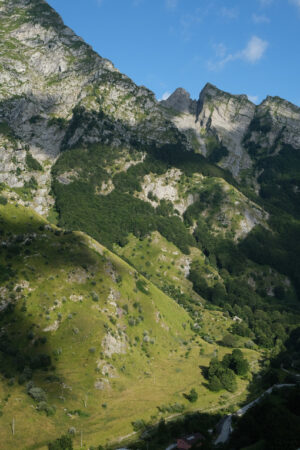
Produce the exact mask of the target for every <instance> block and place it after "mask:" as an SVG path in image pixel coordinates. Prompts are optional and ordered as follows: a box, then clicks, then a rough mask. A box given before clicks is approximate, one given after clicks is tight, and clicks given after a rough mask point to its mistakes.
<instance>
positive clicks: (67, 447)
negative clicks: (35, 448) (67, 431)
mask: <svg viewBox="0 0 300 450" xmlns="http://www.w3.org/2000/svg"><path fill="white" fill-rule="evenodd" d="M48 450H73V443H72V439H71V437H70V436H68V435H64V436H61V437H60V438H58V439H56V440H55V441H54V442H50V443H49V444H48Z"/></svg>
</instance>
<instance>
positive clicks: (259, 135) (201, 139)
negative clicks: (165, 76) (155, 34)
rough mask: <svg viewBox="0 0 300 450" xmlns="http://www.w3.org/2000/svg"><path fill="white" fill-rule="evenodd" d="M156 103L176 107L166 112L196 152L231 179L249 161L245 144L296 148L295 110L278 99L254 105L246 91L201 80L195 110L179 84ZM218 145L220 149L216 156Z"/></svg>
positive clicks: (298, 121) (299, 124)
mask: <svg viewBox="0 0 300 450" xmlns="http://www.w3.org/2000/svg"><path fill="white" fill-rule="evenodd" d="M161 105H162V106H163V107H164V110H166V109H165V108H166V107H167V108H172V110H175V111H177V114H170V112H166V114H168V117H170V118H171V119H172V120H173V122H174V123H175V125H176V126H177V128H178V129H179V130H180V131H181V132H183V133H185V134H186V136H187V139H188V140H189V142H190V144H191V145H192V146H193V147H194V149H195V150H196V151H199V152H200V153H202V154H203V155H204V156H207V157H208V158H210V157H211V159H212V162H215V163H217V164H219V165H220V166H221V167H223V168H225V169H228V170H229V171H231V173H232V174H233V176H234V177H236V178H237V179H240V178H241V176H242V174H243V171H245V170H247V169H251V168H252V167H253V165H254V158H253V153H251V151H250V152H249V149H250V148H251V146H252V148H253V146H256V147H261V148H263V149H268V148H272V149H273V152H274V154H276V151H277V152H278V151H279V150H280V149H281V148H282V145H284V144H289V145H291V146H292V147H293V148H295V149H299V148H300V108H298V107H297V106H295V105H293V104H291V103H289V102H287V101H285V100H283V99H281V98H279V97H267V98H266V99H265V100H264V101H263V102H262V103H261V104H260V105H258V106H256V105H254V104H253V103H252V102H250V101H249V100H248V98H247V96H246V95H232V94H229V93H227V92H224V91H221V90H220V89H218V88H217V87H215V86H213V85H212V84H210V83H207V84H206V85H205V87H204V88H203V90H202V91H201V92H200V96H199V99H198V101H197V103H196V108H195V100H191V99H190V96H189V94H188V93H187V92H186V91H185V90H184V89H181V88H180V89H177V90H176V91H175V92H174V93H173V94H172V95H171V96H170V97H169V98H168V99H167V100H165V101H162V102H161ZM218 149H223V151H219V154H218ZM253 175H255V174H253Z"/></svg>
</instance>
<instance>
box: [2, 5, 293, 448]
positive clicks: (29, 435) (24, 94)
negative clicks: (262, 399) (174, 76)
mask: <svg viewBox="0 0 300 450" xmlns="http://www.w3.org/2000/svg"><path fill="white" fill-rule="evenodd" d="M0 38H1V39H0V244H1V252H0V283H1V284H0V314H1V315H0V415H1V417H0V431H1V436H2V442H4V443H5V447H4V448H6V449H13V448H27V449H33V448H46V446H47V445H48V443H49V442H50V441H51V440H54V439H56V438H57V437H59V436H60V435H62V434H65V433H68V434H69V435H70V436H72V438H73V439H74V445H76V446H77V447H78V448H79V446H81V447H82V445H83V444H82V441H83V443H84V445H86V447H85V448H98V447H95V446H99V445H112V446H113V445H116V446H117V443H118V442H121V441H122V439H125V440H126V439H136V438H138V437H139V436H142V437H143V436H144V435H145V430H147V429H148V428H149V427H154V428H155V426H156V425H157V424H158V423H161V421H162V420H169V419H170V418H171V416H173V415H183V414H188V413H191V412H194V411H198V412H200V413H201V414H206V415H209V413H211V415H210V416H209V417H208V418H207V417H206V419H205V420H206V422H205V421H204V422H203V424H202V427H203V429H201V430H200V431H201V433H203V434H204V435H205V436H206V439H207V442H211V440H212V437H211V433H210V432H208V429H211V428H212V429H213V430H214V431H213V435H214V434H215V432H216V428H215V427H216V425H217V422H218V420H219V419H220V417H221V415H222V414H224V413H225V412H226V411H227V410H228V408H231V409H233V410H234V409H238V405H241V404H242V403H243V402H244V401H245V400H246V398H250V399H251V398H252V397H251V396H254V395H255V394H256V393H257V392H259V389H261V390H262V389H264V388H265V387H269V386H268V383H270V380H273V381H274V382H277V381H280V382H283V381H284V380H285V379H286V378H288V377H291V374H290V372H291V371H292V374H293V373H294V375H295V373H296V372H297V368H298V367H299V360H300V358H299V348H298V345H299V322H300V320H299V319H300V313H299V292H300V279H299V269H298V268H299V265H300V262H299V254H300V240H299V236H300V222H299V220H300V208H299V205H300V202H299V195H300V188H299V183H300V108H298V107H297V106H296V105H293V104H291V103H289V102H287V101H286V100H284V99H281V98H279V97H267V98H266V99H265V100H264V101H263V102H262V103H261V104H260V105H255V104H253V103H252V102H251V101H249V99H248V98H247V96H246V95H232V94H229V93H227V92H223V91H221V90H219V89H218V88H217V87H215V86H213V85H212V84H210V83H207V84H206V85H205V86H204V88H203V89H202V90H201V92H200V95H199V99H198V100H193V99H191V97H190V94H189V93H188V92H187V91H186V90H184V89H183V88H178V89H176V91H175V92H174V93H173V94H172V95H171V96H170V97H169V98H168V99H167V100H163V101H160V102H158V101H157V100H156V99H155V95H154V94H153V93H152V92H151V91H150V90H149V89H147V88H146V87H144V86H137V85H136V84H135V83H134V82H133V81H132V80H131V79H130V78H128V77H127V76H126V75H124V74H122V73H120V72H119V70H118V69H116V68H115V67H114V65H113V64H112V63H111V62H110V61H109V60H107V59H104V58H102V57H101V56H99V55H98V54H97V53H96V52H94V50H93V49H92V47H91V46H89V45H88V44H86V43H85V42H84V41H83V40H82V39H81V38H80V37H78V36H77V35H76V34H75V33H74V32H73V31H72V30H71V29H70V28H68V27H67V26H65V25H64V23H63V21H62V19H61V18H60V16H59V15H58V14H57V13H56V12H55V11H54V10H53V9H52V8H51V7H50V6H49V5H48V4H47V3H46V2H45V1H43V0H0ZM297 333H298V334H297ZM233 348H238V349H242V353H243V355H244V357H245V359H246V360H247V361H248V366H249V370H248V369H247V371H246V372H247V373H246V372H245V373H243V375H241V373H240V374H239V372H238V371H235V374H234V373H233V372H234V370H233V369H232V367H231V366H230V368H229V366H227V368H226V370H229V371H230V376H231V377H235V378H234V379H235V383H236V384H235V385H234V387H232V386H233V385H231V387H228V386H229V385H228V383H227V384H226V381H224V380H223V378H224V377H223V378H222V376H223V375H224V373H223V372H222V373H223V375H222V376H221V375H220V376H219V378H220V380H221V381H222V380H223V382H222V383H223V384H222V383H221V384H219V385H218V389H217V388H216V380H215V379H214V382H215V383H212V380H211V379H210V378H209V377H210V375H209V373H212V372H209V371H210V370H211V367H212V366H211V361H212V360H215V359H216V358H218V360H219V361H221V360H222V358H224V357H225V356H226V355H230V354H231V352H232V350H233ZM226 358H227V362H228V361H229V359H228V358H229V356H226V357H225V359H224V361H226ZM222 361H223V360H222ZM224 364H225V363H224ZM228 364H229V362H228ZM230 364H231V363H230ZM223 369H224V368H223ZM223 369H222V370H223ZM218 370H221V369H218ZM218 373H219V374H220V373H221V372H220V371H219V372H217V371H216V372H214V374H213V376H215V377H216V378H218ZM226 373H227V372H226ZM227 375H228V373H227ZM272 377H273V378H272ZM211 378H212V377H211ZM220 380H219V381H218V382H221V381H220ZM273 381H272V382H273ZM264 383H266V384H264ZM213 385H214V387H213ZM254 387H255V389H254ZM193 389H194V390H195V391H196V392H197V398H196V399H195V401H194V400H193V398H194V397H193V396H191V394H189V392H192V390H193ZM191 399H192V400H191ZM297 420H298V419H297ZM201 423H202V422H201ZM297 423H298V422H297ZM12 424H13V425H12ZM183 431H184V430H183ZM195 431H196V430H195ZM198 431H199V430H198ZM168 439H169V440H170V439H171V437H170V436H169V437H167V438H166V442H165V441H162V442H161V443H160V444H158V443H157V442H156V443H155V446H154V447H151V448H165V447H166V445H165V443H166V444H168V443H169V442H167V440H168ZM139 445H140V447H138V448H144V447H142V445H146V444H145V442H144V443H140V444H139ZM148 445H149V442H148ZM150 445H151V442H150ZM153 445H154V444H153ZM160 445H161V447H160ZM207 445H208V444H207ZM209 445H210V444H209ZM266 445H268V444H266ZM297 445H298V446H299V443H298V444H297ZM92 446H94V447H92ZM77 447H76V448H77ZM53 448H54V447H53ZM99 448H100V447H99ZM112 448H113V447H112ZM145 448H146V447H145ZM208 448H210V447H208ZM245 448H246V446H245ZM259 448H267V447H259ZM269 448H271V447H269ZM291 448H292V447H291Z"/></svg>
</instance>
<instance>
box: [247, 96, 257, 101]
mask: <svg viewBox="0 0 300 450" xmlns="http://www.w3.org/2000/svg"><path fill="white" fill-rule="evenodd" d="M247 97H248V99H249V100H250V102H252V103H258V95H247Z"/></svg>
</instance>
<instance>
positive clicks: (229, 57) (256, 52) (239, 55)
mask: <svg viewBox="0 0 300 450" xmlns="http://www.w3.org/2000/svg"><path fill="white" fill-rule="evenodd" d="M268 45H269V43H268V42H267V41H264V40H263V39H261V38H259V37H257V36H252V38H251V39H250V40H249V41H248V43H247V45H246V47H245V48H244V49H242V50H239V51H237V52H235V53H227V50H226V47H225V45H224V44H222V43H221V44H218V45H217V46H215V53H216V58H215V60H210V61H208V62H207V67H208V69H209V70H220V69H222V68H223V67H224V66H225V65H226V64H228V63H229V62H231V61H236V60H244V61H246V62H248V63H250V64H254V63H256V62H257V61H259V60H260V59H261V58H262V57H263V55H264V53H265V51H266V50H267V48H268Z"/></svg>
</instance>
